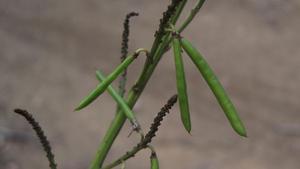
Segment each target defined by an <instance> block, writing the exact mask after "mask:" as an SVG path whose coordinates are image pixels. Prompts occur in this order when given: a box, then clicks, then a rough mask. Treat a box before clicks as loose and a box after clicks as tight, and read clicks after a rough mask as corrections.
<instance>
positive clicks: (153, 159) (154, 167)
mask: <svg viewBox="0 0 300 169" xmlns="http://www.w3.org/2000/svg"><path fill="white" fill-rule="evenodd" d="M150 161H151V169H159V162H158V158H157V155H156V153H155V152H152V153H151V156H150Z"/></svg>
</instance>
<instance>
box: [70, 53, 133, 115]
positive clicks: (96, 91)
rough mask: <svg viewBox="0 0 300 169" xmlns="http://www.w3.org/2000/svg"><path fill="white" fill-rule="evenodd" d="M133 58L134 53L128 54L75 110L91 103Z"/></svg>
mask: <svg viewBox="0 0 300 169" xmlns="http://www.w3.org/2000/svg"><path fill="white" fill-rule="evenodd" d="M135 58H136V56H135V55H130V56H128V57H127V58H126V59H125V60H124V61H123V62H122V63H121V64H120V65H119V66H118V67H117V68H116V69H115V70H114V71H113V72H112V73H111V74H110V75H108V76H107V78H106V79H105V80H103V81H102V83H100V84H99V85H97V87H96V89H94V90H93V91H92V92H91V93H90V94H89V95H88V96H87V97H85V98H84V99H83V100H82V101H81V102H80V103H79V106H78V107H77V108H76V109H75V110H76V111H77V110H80V109H82V108H84V107H86V106H87V105H89V104H90V103H92V102H93V101H94V100H95V99H96V98H97V97H98V96H99V95H101V94H102V93H103V92H104V91H105V90H106V88H107V87H108V85H110V84H111V83H112V82H113V81H114V80H115V79H116V78H117V77H118V76H119V75H120V74H121V73H122V72H123V71H124V70H125V69H126V68H127V67H128V66H129V65H130V64H131V63H132V62H133V60H134V59H135Z"/></svg>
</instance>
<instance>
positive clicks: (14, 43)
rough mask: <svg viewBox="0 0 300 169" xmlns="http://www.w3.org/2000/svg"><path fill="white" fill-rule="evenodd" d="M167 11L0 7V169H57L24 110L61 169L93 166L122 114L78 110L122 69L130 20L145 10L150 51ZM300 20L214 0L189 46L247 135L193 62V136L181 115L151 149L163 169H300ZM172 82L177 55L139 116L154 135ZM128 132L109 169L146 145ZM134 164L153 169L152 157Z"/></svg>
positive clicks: (136, 36) (166, 61)
mask: <svg viewBox="0 0 300 169" xmlns="http://www.w3.org/2000/svg"><path fill="white" fill-rule="evenodd" d="M168 2H169V1H159V0H156V1H145V0H144V1H142V0H125V1H115V0H110V1H109V0H64V1H51V0H44V1H40V0H27V1H17V0H0V78H1V80H0V168H1V169H23V168H24V169H38V168H47V165H48V164H47V161H46V159H45V157H44V152H42V148H41V147H40V144H39V142H38V141H37V140H36V138H35V135H34V133H33V131H32V130H31V128H30V126H29V125H28V124H27V123H26V122H25V121H24V120H23V119H22V118H21V117H19V116H17V115H15V114H13V113H12V111H13V109H14V108H16V107H20V108H25V109H28V110H29V111H30V112H33V114H34V116H35V117H36V119H37V120H38V121H39V122H40V124H41V125H42V126H43V127H44V130H45V132H46V133H47V135H48V137H49V140H50V141H51V143H52V146H53V149H54V152H55V154H56V159H57V162H58V166H59V168H63V169H86V168H88V166H89V163H90V161H91V160H92V159H93V157H94V155H95V153H96V149H97V146H98V145H99V142H100V139H101V138H102V137H103V135H104V133H105V131H106V129H107V128H108V126H109V123H110V120H111V119H112V117H113V115H114V110H115V104H114V102H113V100H112V98H111V97H110V96H109V95H108V94H104V95H103V96H101V97H100V98H99V99H98V100H97V101H96V103H94V104H92V105H91V106H89V107H88V108H86V109H84V110H82V111H80V112H73V109H74V107H75V106H76V105H77V104H78V102H79V101H80V99H82V97H84V96H85V95H86V94H87V93H88V92H89V91H90V90H91V89H92V88H93V87H94V86H95V85H96V84H97V80H96V78H95V75H94V73H95V70H97V69H98V68H101V69H102V70H103V71H104V72H105V73H106V74H108V73H109V72H111V71H112V70H113V69H114V67H116V65H117V64H118V63H119V59H118V58H119V56H120V39H121V33H122V22H123V19H124V16H125V14H126V13H127V12H129V11H138V12H140V16H139V17H137V18H135V19H134V21H133V22H132V26H131V36H130V39H131V41H130V51H133V50H134V49H136V48H139V47H146V48H150V46H151V43H152V40H153V32H154V31H155V30H156V29H157V25H158V20H159V18H160V17H161V14H162V12H163V11H164V10H165V8H166V6H167V3H168ZM194 2H196V1H191V2H190V3H189V4H188V7H187V11H186V12H185V13H184V15H183V18H184V16H186V14H187V13H188V11H189V8H190V7H192V4H193V3H194ZM299 16H300V2H299V1H298V0H244V1H241V0H227V1H207V2H206V4H205V5H204V8H203V9H202V10H201V12H200V13H199V15H198V17H197V18H196V19H195V20H194V21H193V23H192V24H191V25H190V26H189V28H188V29H186V31H185V32H184V33H183V36H185V37H186V38H188V39H190V40H191V41H192V42H193V43H194V44H195V45H196V46H197V47H198V48H199V49H200V50H201V51H202V53H203V54H204V55H205V56H206V58H207V60H208V62H209V63H210V64H211V66H212V67H213V68H214V69H215V71H216V73H217V75H218V76H219V78H220V80H221V82H222V83H223V84H224V86H225V88H226V89H227V90H228V92H229V94H230V96H231V97H232V99H233V101H234V103H235V105H236V107H237V109H238V110H239V113H240V115H241V117H242V119H243V120H244V122H245V125H246V127H247V130H248V135H249V137H248V138H240V137H239V136H237V135H236V134H235V133H234V132H233V130H232V129H231V128H230V126H229V124H228V122H227V120H226V118H225V116H224V115H223V113H222V111H221V109H220V108H219V106H218V105H217V103H216V100H215V98H214V97H213V95H212V93H211V92H210V90H209V88H208V87H207V85H206V84H205V82H204V81H203V79H202V78H201V75H200V74H199V73H198V71H197V69H196V68H195V67H194V65H193V64H192V63H191V62H190V61H189V59H185V67H186V76H187V81H188V90H189V99H190V106H191V108H190V109H191V113H192V114H191V116H192V133H191V135H189V134H187V133H186V132H185V131H184V129H183V127H182V125H181V122H180V116H179V112H178V107H177V106H176V107H175V108H174V109H173V110H172V112H171V114H170V115H169V116H168V117H167V118H166V120H165V121H164V123H163V125H162V127H161V129H160V131H159V134H158V136H157V137H156V138H155V139H154V142H153V145H154V146H155V147H156V150H157V152H158V156H159V159H160V164H161V168H173V169H182V168H186V169H299V168H300V161H299V158H300V104H299V100H300V71H299V70H300V48H299V44H300V36H299V30H300V22H299ZM185 57H186V56H185ZM142 65H143V58H141V59H140V60H138V61H137V62H136V63H135V64H134V65H133V66H132V67H130V70H129V75H130V77H129V84H128V86H131V85H133V82H134V80H135V79H136V77H137V76H138V74H139V73H138V72H139V71H140V70H141V68H142ZM174 78H175V73H174V63H173V58H172V53H171V52H169V53H168V54H167V55H165V56H164V58H163V60H162V62H161V63H160V64H159V66H158V68H157V70H156V72H155V73H154V75H153V77H152V78H151V80H150V82H149V84H148V86H147V87H146V90H145V92H144V93H143V95H142V97H141V100H140V101H139V102H138V104H137V105H136V107H135V110H136V112H137V113H138V118H139V120H140V121H141V123H142V125H143V127H144V128H145V129H146V128H148V126H149V125H150V123H151V121H152V118H153V117H154V115H155V114H156V112H157V111H159V109H160V107H161V106H162V105H163V104H164V103H165V102H166V100H167V99H168V98H169V97H170V96H171V95H172V94H174V93H175V91H176V87H175V79H174ZM115 85H116V84H115ZM129 130H130V128H129V125H128V123H127V124H126V125H125V128H124V129H123V130H122V132H121V134H120V136H119V137H118V139H117V141H116V142H115V144H114V146H113V148H112V150H111V153H110V154H109V156H108V158H107V162H109V161H112V160H113V159H115V158H117V157H118V156H119V155H121V154H123V153H125V152H126V151H127V150H128V147H130V148H131V147H132V146H133V145H134V144H136V142H137V140H138V139H139V138H138V136H137V135H133V136H131V137H130V138H127V137H126V136H127V134H128V132H129ZM126 165H127V167H126V168H149V152H148V151H142V152H141V153H139V154H138V155H137V156H136V158H134V159H130V160H129V161H128V162H126Z"/></svg>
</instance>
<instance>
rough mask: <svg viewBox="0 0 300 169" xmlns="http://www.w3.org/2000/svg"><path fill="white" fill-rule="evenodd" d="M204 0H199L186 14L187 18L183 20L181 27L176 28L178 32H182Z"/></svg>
mask: <svg viewBox="0 0 300 169" xmlns="http://www.w3.org/2000/svg"><path fill="white" fill-rule="evenodd" d="M204 2H205V0H199V1H198V3H197V4H196V6H195V7H194V8H193V9H192V10H191V13H190V15H189V16H188V18H187V19H186V20H185V21H184V22H183V24H182V25H181V27H180V28H179V29H178V32H179V33H180V32H182V31H183V30H184V29H185V28H186V27H187V26H188V25H189V24H190V22H191V21H192V20H193V19H194V17H195V16H196V14H197V13H198V12H199V10H200V8H201V7H202V5H203V4H204Z"/></svg>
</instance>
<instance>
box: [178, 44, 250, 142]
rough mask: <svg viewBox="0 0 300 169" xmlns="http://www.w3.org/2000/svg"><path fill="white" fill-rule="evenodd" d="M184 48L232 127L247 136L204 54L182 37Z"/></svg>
mask: <svg viewBox="0 0 300 169" xmlns="http://www.w3.org/2000/svg"><path fill="white" fill-rule="evenodd" d="M180 42H181V45H182V47H183V49H184V50H185V51H186V53H187V54H188V55H189V56H190V58H191V59H192V61H193V62H194V64H195V65H196V66H197V68H198V70H199V71H200V72H201V74H202V76H203V77H204V79H205V81H206V82H207V83H208V86H209V87H210V89H211V90H212V92H213V93H214V95H215V97H216V98H217V100H218V102H219V104H220V105H221V107H222V109H223V111H224V113H225V115H226V117H227V118H228V120H229V122H230V124H231V126H232V128H233V129H234V130H235V131H236V132H237V133H238V134H239V135H241V136H244V137H247V134H246V129H245V127H244V125H243V123H242V121H241V119H240V117H239V115H238V114H237V112H236V109H235V107H234V105H233V104H232V102H231V101H230V99H229V97H228V95H227V94H226V92H225V90H224V88H223V86H222V85H221V83H220V82H219V80H218V78H217V77H216V75H215V74H214V72H213V71H212V69H211V68H210V66H209V65H208V63H207V62H206V61H205V59H204V58H203V56H202V55H201V54H200V53H199V52H198V50H197V49H196V48H195V47H193V45H192V44H191V43H190V42H189V41H188V40H186V39H184V38H182V39H181V40H180Z"/></svg>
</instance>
